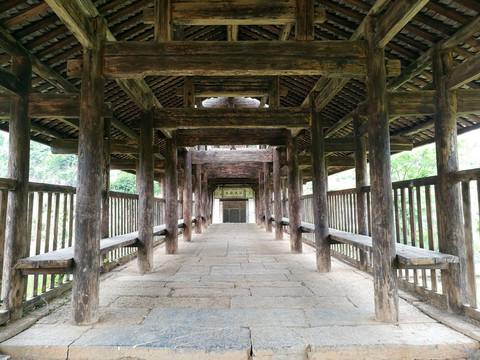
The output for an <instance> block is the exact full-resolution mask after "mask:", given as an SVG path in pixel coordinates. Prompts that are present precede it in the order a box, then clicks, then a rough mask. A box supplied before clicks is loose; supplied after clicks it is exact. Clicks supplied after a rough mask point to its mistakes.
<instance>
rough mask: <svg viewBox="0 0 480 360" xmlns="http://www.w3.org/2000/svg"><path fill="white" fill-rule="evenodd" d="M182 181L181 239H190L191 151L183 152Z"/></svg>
mask: <svg viewBox="0 0 480 360" xmlns="http://www.w3.org/2000/svg"><path fill="white" fill-rule="evenodd" d="M183 167H184V172H183V175H184V183H183V221H184V222H185V228H184V229H183V240H185V241H191V240H192V152H191V151H188V150H187V151H185V154H184V165H183Z"/></svg>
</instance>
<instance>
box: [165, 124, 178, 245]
mask: <svg viewBox="0 0 480 360" xmlns="http://www.w3.org/2000/svg"><path fill="white" fill-rule="evenodd" d="M165 142H166V151H165V158H166V160H167V166H166V169H165V226H166V231H167V234H166V236H165V252H166V253H167V254H176V253H177V251H178V173H177V137H176V133H175V132H173V133H172V138H171V139H166V140H165Z"/></svg>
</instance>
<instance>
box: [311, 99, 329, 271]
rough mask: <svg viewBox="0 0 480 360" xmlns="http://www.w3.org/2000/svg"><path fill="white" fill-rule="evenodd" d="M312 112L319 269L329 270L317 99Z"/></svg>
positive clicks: (324, 179) (324, 168)
mask: <svg viewBox="0 0 480 360" xmlns="http://www.w3.org/2000/svg"><path fill="white" fill-rule="evenodd" d="M310 104H311V112H312V126H311V129H310V132H311V137H312V170H313V178H312V186H313V220H314V224H315V248H316V255H317V269H318V271H320V272H329V271H330V269H331V267H332V266H331V257H330V242H329V239H328V236H329V229H328V203H327V177H328V174H327V168H326V166H325V136H324V133H323V121H322V119H321V118H320V114H319V113H318V112H317V111H316V110H315V101H314V98H313V96H312V99H311V101H310Z"/></svg>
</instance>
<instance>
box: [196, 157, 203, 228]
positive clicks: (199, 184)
mask: <svg viewBox="0 0 480 360" xmlns="http://www.w3.org/2000/svg"><path fill="white" fill-rule="evenodd" d="M201 233H202V165H200V164H196V165H195V234H201Z"/></svg>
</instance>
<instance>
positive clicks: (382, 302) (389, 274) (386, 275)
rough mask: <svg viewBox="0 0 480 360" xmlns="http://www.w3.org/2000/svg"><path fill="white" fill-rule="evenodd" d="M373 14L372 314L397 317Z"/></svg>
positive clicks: (380, 58)
mask: <svg viewBox="0 0 480 360" xmlns="http://www.w3.org/2000/svg"><path fill="white" fill-rule="evenodd" d="M375 31H376V18H371V19H370V21H368V22H367V26H366V31H365V37H366V40H367V51H368V53H367V71H368V75H367V103H368V120H369V126H368V137H369V144H370V182H371V189H372V223H373V226H372V245H373V284H374V291H375V317H376V319H377V320H379V321H383V322H397V321H398V285H397V274H396V254H395V238H394V228H393V225H394V224H393V208H392V204H393V201H392V180H391V173H390V131H389V126H388V125H389V122H388V111H387V99H386V95H387V91H386V88H387V87H386V71H385V51H384V49H383V48H379V47H378V46H377V44H376V43H375V42H374V40H373V39H374V35H375Z"/></svg>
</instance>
